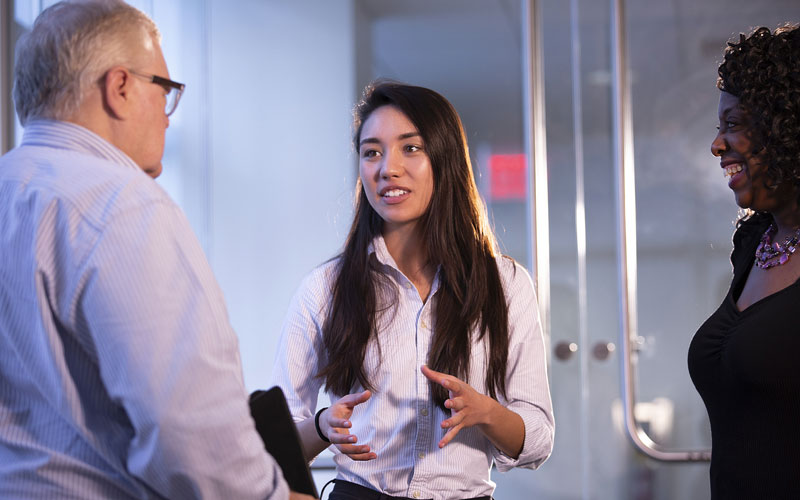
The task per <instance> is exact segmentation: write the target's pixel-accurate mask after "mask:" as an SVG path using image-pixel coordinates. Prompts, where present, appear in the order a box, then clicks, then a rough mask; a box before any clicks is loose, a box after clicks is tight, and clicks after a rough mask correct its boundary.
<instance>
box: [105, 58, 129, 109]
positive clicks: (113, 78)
mask: <svg viewBox="0 0 800 500" xmlns="http://www.w3.org/2000/svg"><path fill="white" fill-rule="evenodd" d="M132 78H133V75H132V74H131V72H130V71H128V70H127V69H126V68H125V67H123V66H116V67H114V68H111V69H110V70H108V71H107V72H106V74H105V76H104V77H103V81H102V90H103V106H104V107H105V108H106V111H107V112H108V113H109V114H110V115H111V116H113V117H114V118H117V119H120V120H124V119H125V118H127V117H128V115H129V114H130V112H131V108H132V105H133V102H132V97H133V94H132V92H131V90H132V89H131V84H132Z"/></svg>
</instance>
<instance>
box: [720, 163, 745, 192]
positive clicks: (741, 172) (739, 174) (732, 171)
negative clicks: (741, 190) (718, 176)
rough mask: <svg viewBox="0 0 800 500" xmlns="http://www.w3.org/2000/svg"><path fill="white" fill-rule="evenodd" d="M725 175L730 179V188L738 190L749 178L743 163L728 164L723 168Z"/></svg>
mask: <svg viewBox="0 0 800 500" xmlns="http://www.w3.org/2000/svg"><path fill="white" fill-rule="evenodd" d="M722 168H723V171H724V172H723V175H724V176H725V177H726V178H727V179H728V187H729V188H731V189H736V188H737V187H738V186H739V185H740V184H741V183H742V182H744V180H745V178H746V177H747V170H746V169H745V167H744V164H742V163H728V164H725V165H724V166H723V167H722Z"/></svg>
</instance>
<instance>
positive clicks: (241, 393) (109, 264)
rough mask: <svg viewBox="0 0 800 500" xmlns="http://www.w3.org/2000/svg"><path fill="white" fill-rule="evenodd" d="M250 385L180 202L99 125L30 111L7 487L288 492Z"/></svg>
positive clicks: (16, 226) (2, 354) (16, 228)
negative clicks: (258, 423) (250, 398)
mask: <svg viewBox="0 0 800 500" xmlns="http://www.w3.org/2000/svg"><path fill="white" fill-rule="evenodd" d="M246 396H247V395H246V389H245V388H244V384H243V381H242V370H241V362H240V357H239V351H238V341H237V339H236V336H235V334H234V332H233V330H232V329H231V326H230V323H229V321H228V315H227V311H226V308H225V303H224V301H223V297H222V293H221V291H220V289H219V287H218V285H217V283H216V281H215V279H214V276H213V274H212V272H211V269H210V267H209V266H208V263H207V261H206V259H205V256H204V255H203V251H202V249H201V248H200V245H199V243H198V242H197V239H196V238H195V236H194V234H193V233H192V230H191V228H190V226H189V223H188V221H187V220H186V217H185V216H184V215H183V213H182V212H181V210H180V209H179V208H178V207H177V206H176V205H175V203H174V202H173V201H172V200H171V199H170V198H169V196H168V195H167V194H166V193H165V192H164V191H163V190H162V189H161V188H160V187H159V186H158V184H156V183H155V182H154V181H153V180H152V179H151V178H149V177H148V176H147V175H146V174H145V173H144V172H142V170H141V169H140V168H139V167H138V166H137V165H136V164H135V163H134V162H133V161H132V160H131V159H130V158H129V157H128V156H126V155H125V154H124V153H123V152H121V151H120V150H118V149H117V148H115V147H114V146H113V145H111V144H110V143H108V142H106V141H105V140H103V139H102V138H100V137H99V136H97V135H95V134H94V133H92V132H90V131H89V130H87V129H85V128H82V127H79V126H77V125H74V124H70V123H64V122H55V121H46V120H42V121H37V122H34V123H31V124H29V125H28V127H26V129H25V134H24V137H23V141H22V145H21V146H20V147H19V148H17V149H15V150H13V151H11V152H9V153H8V154H6V155H5V156H3V157H2V158H0V498H33V497H35V498H58V499H68V498H81V499H86V498H115V499H116V498H120V499H125V498H136V499H145V498H212V499H213V498H227V499H234V498H236V499H240V498H267V497H269V498H276V499H285V498H287V497H288V489H287V487H286V484H285V482H284V481H283V477H282V475H281V473H280V470H279V469H278V468H277V465H276V464H275V463H274V461H273V460H272V458H271V457H269V455H267V454H266V453H265V451H264V447H263V444H262V442H261V440H260V439H259V436H258V434H257V433H256V431H255V426H254V424H253V421H252V420H251V418H250V415H249V410H248V407H247V398H246ZM270 495H272V496H270Z"/></svg>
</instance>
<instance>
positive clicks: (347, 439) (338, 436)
mask: <svg viewBox="0 0 800 500" xmlns="http://www.w3.org/2000/svg"><path fill="white" fill-rule="evenodd" d="M328 439H330V441H331V443H334V444H353V443H357V442H358V437H356V436H355V435H354V434H349V433H347V432H331V433H330V434H328Z"/></svg>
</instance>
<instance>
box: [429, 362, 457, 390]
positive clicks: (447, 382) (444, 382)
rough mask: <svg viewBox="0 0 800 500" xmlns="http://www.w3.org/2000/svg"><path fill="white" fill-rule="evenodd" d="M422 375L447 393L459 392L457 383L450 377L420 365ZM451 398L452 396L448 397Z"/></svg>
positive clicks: (455, 379)
mask: <svg viewBox="0 0 800 500" xmlns="http://www.w3.org/2000/svg"><path fill="white" fill-rule="evenodd" d="M421 370H422V374H423V375H425V377H426V378H427V379H428V380H430V381H431V382H433V383H436V384H439V385H441V386H442V387H444V388H445V389H447V390H449V391H456V392H458V391H459V381H458V379H457V378H455V377H453V376H452V375H447V374H446V373H441V372H437V371H435V370H431V369H430V368H428V367H427V366H426V365H422V368H421ZM450 396H451V397H452V394H451V395H450Z"/></svg>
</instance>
